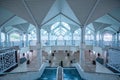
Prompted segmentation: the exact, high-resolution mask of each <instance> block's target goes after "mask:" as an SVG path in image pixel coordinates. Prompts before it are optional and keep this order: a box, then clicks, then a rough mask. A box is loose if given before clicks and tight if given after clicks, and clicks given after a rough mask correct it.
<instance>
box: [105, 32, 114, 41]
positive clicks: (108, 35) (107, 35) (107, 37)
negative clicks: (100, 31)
mask: <svg viewBox="0 0 120 80" xmlns="http://www.w3.org/2000/svg"><path fill="white" fill-rule="evenodd" d="M103 39H104V41H112V34H110V33H105V34H104V38H103Z"/></svg>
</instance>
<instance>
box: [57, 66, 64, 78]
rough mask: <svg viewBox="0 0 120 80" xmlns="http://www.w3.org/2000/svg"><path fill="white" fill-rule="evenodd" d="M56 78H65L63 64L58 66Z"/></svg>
mask: <svg viewBox="0 0 120 80" xmlns="http://www.w3.org/2000/svg"><path fill="white" fill-rule="evenodd" d="M56 80H64V79H63V68H62V67H61V66H59V67H57V74H56Z"/></svg>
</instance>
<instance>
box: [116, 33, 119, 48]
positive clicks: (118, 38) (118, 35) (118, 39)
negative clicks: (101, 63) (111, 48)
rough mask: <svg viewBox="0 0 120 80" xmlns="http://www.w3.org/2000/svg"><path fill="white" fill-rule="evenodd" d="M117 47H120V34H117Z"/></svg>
mask: <svg viewBox="0 0 120 80" xmlns="http://www.w3.org/2000/svg"><path fill="white" fill-rule="evenodd" d="M116 45H117V46H118V47H119V32H117V44H116Z"/></svg>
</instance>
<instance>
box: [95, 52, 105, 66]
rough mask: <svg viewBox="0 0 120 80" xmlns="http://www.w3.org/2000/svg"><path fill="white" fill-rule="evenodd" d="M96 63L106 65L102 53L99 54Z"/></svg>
mask: <svg viewBox="0 0 120 80" xmlns="http://www.w3.org/2000/svg"><path fill="white" fill-rule="evenodd" d="M96 61H97V62H99V63H100V64H104V60H103V58H101V56H100V53H98V57H97V58H96Z"/></svg>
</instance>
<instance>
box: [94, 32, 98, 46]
mask: <svg viewBox="0 0 120 80" xmlns="http://www.w3.org/2000/svg"><path fill="white" fill-rule="evenodd" d="M96 35H97V32H96V31H95V32H94V46H97V40H96Z"/></svg>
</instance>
